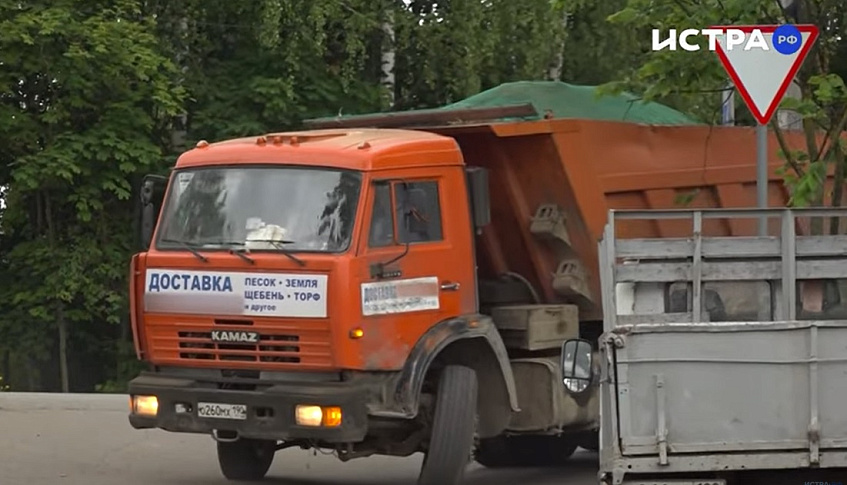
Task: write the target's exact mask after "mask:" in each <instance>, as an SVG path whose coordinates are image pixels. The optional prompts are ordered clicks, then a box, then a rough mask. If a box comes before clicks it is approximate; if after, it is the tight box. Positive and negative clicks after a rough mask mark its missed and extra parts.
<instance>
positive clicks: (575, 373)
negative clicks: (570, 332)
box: [561, 339, 594, 394]
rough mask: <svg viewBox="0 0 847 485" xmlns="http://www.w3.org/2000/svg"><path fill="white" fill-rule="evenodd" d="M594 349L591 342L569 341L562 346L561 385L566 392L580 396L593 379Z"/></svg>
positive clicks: (581, 340)
mask: <svg viewBox="0 0 847 485" xmlns="http://www.w3.org/2000/svg"><path fill="white" fill-rule="evenodd" d="M593 358H594V349H593V348H592V347H591V342H589V341H588V340H583V339H570V340H567V341H565V343H564V344H562V362H561V370H562V383H563V384H564V385H565V388H566V389H567V390H568V392H570V393H573V394H582V393H583V392H585V391H587V390H588V389H589V387H590V385H591V382H592V380H593V379H594V365H593V362H592V359H593Z"/></svg>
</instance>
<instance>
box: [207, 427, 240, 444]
mask: <svg viewBox="0 0 847 485" xmlns="http://www.w3.org/2000/svg"><path fill="white" fill-rule="evenodd" d="M212 438H213V439H214V440H215V441H217V442H218V443H233V442H235V441H238V439H239V436H238V431H227V430H224V431H221V430H219V429H213V430H212Z"/></svg>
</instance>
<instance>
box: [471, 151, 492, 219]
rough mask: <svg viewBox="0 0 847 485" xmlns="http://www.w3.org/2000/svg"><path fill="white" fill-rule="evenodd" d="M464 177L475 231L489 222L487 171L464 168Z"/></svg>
mask: <svg viewBox="0 0 847 485" xmlns="http://www.w3.org/2000/svg"><path fill="white" fill-rule="evenodd" d="M465 176H466V179H467V185H468V198H469V199H470V204H471V218H472V219H473V225H474V229H476V230H477V231H479V230H481V229H482V228H483V227H485V226H487V225H488V224H489V223H490V222H491V200H490V199H489V194H488V170H486V169H484V168H482V167H466V168H465Z"/></svg>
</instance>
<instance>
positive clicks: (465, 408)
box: [418, 365, 478, 485]
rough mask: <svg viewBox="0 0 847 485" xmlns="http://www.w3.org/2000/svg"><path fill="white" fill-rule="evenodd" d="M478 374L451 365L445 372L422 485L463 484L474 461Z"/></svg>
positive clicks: (440, 381) (426, 456) (421, 476)
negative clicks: (472, 453)
mask: <svg viewBox="0 0 847 485" xmlns="http://www.w3.org/2000/svg"><path fill="white" fill-rule="evenodd" d="M477 386H478V383H477V377H476V372H474V371H473V369H470V368H468V367H464V366H457V365H450V366H447V367H445V368H444V370H443V371H442V372H441V377H440V378H439V380H438V391H437V394H436V397H435V414H434V417H433V422H432V432H431V434H430V438H429V446H428V448H427V451H426V454H425V455H424V461H423V465H421V474H420V476H419V477H418V485H459V484H461V483H462V479H463V478H464V475H465V468H467V466H468V463H469V462H470V457H471V451H472V448H473V444H474V435H475V433H476V404H477Z"/></svg>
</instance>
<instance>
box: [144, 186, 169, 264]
mask: <svg viewBox="0 0 847 485" xmlns="http://www.w3.org/2000/svg"><path fill="white" fill-rule="evenodd" d="M167 182H168V178H167V177H163V176H161V175H146V176H145V177H144V179H143V180H142V181H141V194H140V197H141V224H140V228H139V242H140V244H141V247H142V248H144V249H149V248H150V242H151V241H152V239H153V230H154V228H155V227H156V218H157V216H158V214H159V209H161V207H162V199H164V196H165V186H166V185H167Z"/></svg>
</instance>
